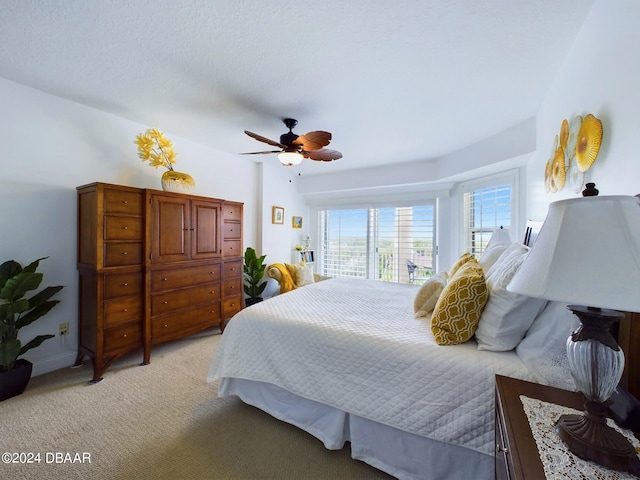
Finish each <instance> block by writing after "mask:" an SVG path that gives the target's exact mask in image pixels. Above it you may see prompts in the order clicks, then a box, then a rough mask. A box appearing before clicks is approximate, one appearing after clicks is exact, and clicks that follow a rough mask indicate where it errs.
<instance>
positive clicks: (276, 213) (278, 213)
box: [271, 207, 284, 225]
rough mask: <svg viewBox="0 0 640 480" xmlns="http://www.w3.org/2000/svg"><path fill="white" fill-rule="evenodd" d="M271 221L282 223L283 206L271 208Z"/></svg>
mask: <svg viewBox="0 0 640 480" xmlns="http://www.w3.org/2000/svg"><path fill="white" fill-rule="evenodd" d="M271 223H275V224H278V225H284V208H283V207H272V208H271Z"/></svg>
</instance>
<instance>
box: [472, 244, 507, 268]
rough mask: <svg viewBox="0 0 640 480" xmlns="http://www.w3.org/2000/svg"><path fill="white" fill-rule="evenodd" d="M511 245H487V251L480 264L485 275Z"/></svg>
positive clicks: (479, 261)
mask: <svg viewBox="0 0 640 480" xmlns="http://www.w3.org/2000/svg"><path fill="white" fill-rule="evenodd" d="M508 246H509V245H505V244H504V243H494V244H493V245H487V249H486V250H485V251H484V253H483V254H482V256H481V257H480V260H478V263H479V264H480V266H481V267H482V269H483V270H484V272H485V273H487V272H488V271H489V269H490V268H491V267H492V266H493V264H494V263H496V261H497V260H498V258H499V257H500V255H502V253H503V252H504V251H505V250H506V249H507V247H508Z"/></svg>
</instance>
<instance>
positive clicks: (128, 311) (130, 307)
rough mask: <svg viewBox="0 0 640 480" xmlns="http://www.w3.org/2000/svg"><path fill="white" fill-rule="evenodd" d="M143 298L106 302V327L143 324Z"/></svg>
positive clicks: (127, 298) (125, 298)
mask: <svg viewBox="0 0 640 480" xmlns="http://www.w3.org/2000/svg"><path fill="white" fill-rule="evenodd" d="M143 316H144V315H143V312H142V297H124V298H118V299H116V300H109V301H107V302H104V324H105V326H106V327H110V326H113V325H119V324H122V323H127V322H133V321H139V322H140V323H141V324H142V319H143Z"/></svg>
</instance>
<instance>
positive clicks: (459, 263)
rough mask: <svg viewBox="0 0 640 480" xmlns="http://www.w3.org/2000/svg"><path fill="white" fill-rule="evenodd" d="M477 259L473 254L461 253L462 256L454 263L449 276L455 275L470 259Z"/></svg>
mask: <svg viewBox="0 0 640 480" xmlns="http://www.w3.org/2000/svg"><path fill="white" fill-rule="evenodd" d="M475 259H476V257H474V256H473V255H471V254H470V253H463V254H462V255H460V258H458V260H456V263H454V264H453V266H452V267H451V269H450V270H449V278H451V277H453V276H454V275H455V274H456V272H457V271H458V270H459V269H460V267H462V266H463V265H465V264H466V263H467V262H468V261H470V260H475Z"/></svg>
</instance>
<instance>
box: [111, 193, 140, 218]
mask: <svg viewBox="0 0 640 480" xmlns="http://www.w3.org/2000/svg"><path fill="white" fill-rule="evenodd" d="M143 204H144V202H143V196H142V192H129V191H126V190H115V189H111V188H108V187H107V188H105V189H104V213H126V214H129V215H142V211H143V208H142V206H143Z"/></svg>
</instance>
